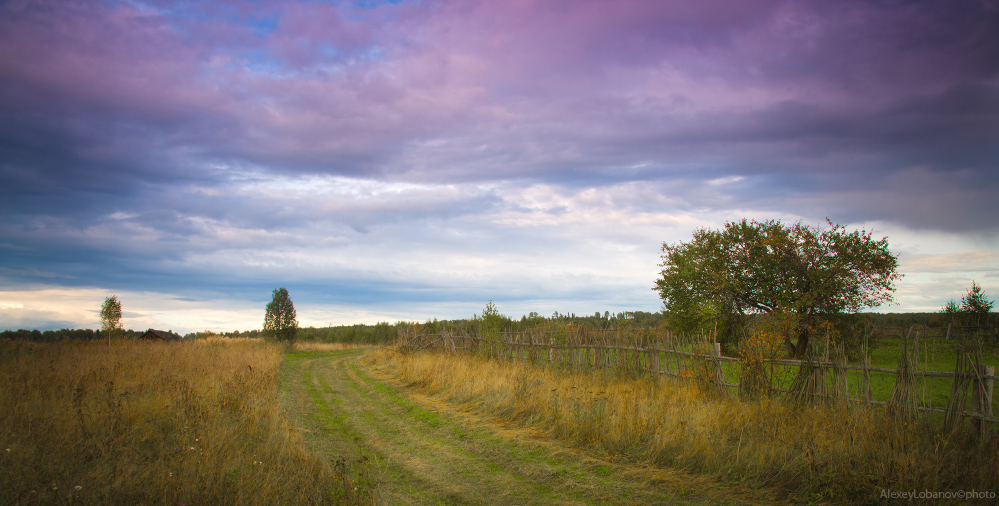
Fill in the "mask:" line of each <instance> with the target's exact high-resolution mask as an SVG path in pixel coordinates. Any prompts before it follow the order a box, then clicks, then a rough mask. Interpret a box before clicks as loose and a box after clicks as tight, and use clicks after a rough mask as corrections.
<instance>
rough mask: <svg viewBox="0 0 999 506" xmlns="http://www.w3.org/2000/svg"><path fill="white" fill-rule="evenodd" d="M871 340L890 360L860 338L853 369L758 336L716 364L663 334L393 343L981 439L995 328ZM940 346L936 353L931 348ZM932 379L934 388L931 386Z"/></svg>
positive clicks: (543, 332) (412, 332) (830, 351)
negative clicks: (853, 413) (933, 424)
mask: <svg viewBox="0 0 999 506" xmlns="http://www.w3.org/2000/svg"><path fill="white" fill-rule="evenodd" d="M880 331H881V335H882V336H886V335H887V337H888V338H889V342H890V341H894V340H895V339H897V340H898V343H899V344H898V348H897V357H896V356H894V353H893V352H894V351H895V350H896V348H895V347H894V346H891V345H888V346H881V347H879V348H878V349H877V350H875V351H876V352H877V353H872V350H871V349H870V348H869V347H868V346H867V344H866V339H865V344H864V345H863V346H862V347H861V349H860V350H859V356H857V357H855V359H854V360H853V361H851V362H852V363H848V361H847V354H846V353H845V351H844V349H843V347H842V346H837V345H836V344H835V343H830V339H829V337H828V335H827V336H826V339H825V341H824V342H821V343H818V344H817V343H815V341H821V340H816V339H813V340H812V341H813V343H812V344H811V347H810V350H809V351H808V352H807V353H805V355H804V357H803V358H801V359H791V358H786V357H785V356H784V354H783V350H784V344H783V341H782V339H776V338H774V337H775V336H768V335H766V334H765V333H758V334H754V335H752V336H747V337H746V338H744V340H743V343H742V344H741V346H740V351H739V355H740V356H738V357H729V356H723V355H722V354H721V348H720V345H719V344H718V343H713V342H711V339H710V336H709V335H702V336H680V335H676V334H673V333H671V332H670V331H669V330H667V329H662V328H623V329H604V330H596V329H589V328H584V327H577V326H573V325H564V324H563V325H557V324H552V325H541V326H537V327H535V328H532V329H530V330H527V331H523V332H495V331H494V332H480V331H479V329H476V328H462V327H455V328H451V329H445V330H442V331H440V332H436V333H429V332H426V331H425V330H424V329H421V328H420V326H419V325H413V326H405V327H400V328H399V331H398V339H399V345H400V349H402V350H403V351H415V350H421V349H434V350H438V351H443V352H447V353H454V354H457V353H470V354H484V355H488V356H491V357H495V358H498V359H501V360H522V361H530V362H534V363H547V364H552V365H558V366H569V367H576V368H579V367H588V368H607V369H615V370H618V371H622V372H634V373H649V374H656V375H662V376H669V377H675V378H680V379H685V380H689V381H693V382H697V383H699V384H700V385H701V387H702V388H703V389H704V390H706V391H708V392H712V393H714V394H717V395H725V396H727V395H739V396H742V397H746V398H755V397H758V396H774V395H782V396H784V397H785V398H787V399H791V400H795V401H803V402H816V401H819V400H825V401H828V402H843V403H848V404H859V405H864V406H871V405H881V406H884V409H886V410H890V412H891V413H892V414H893V415H896V416H898V417H899V418H900V419H910V420H911V419H914V418H916V416H917V413H918V412H919V411H923V412H936V413H941V414H942V419H943V420H942V421H943V424H944V427H945V429H947V430H954V429H956V428H958V427H961V426H964V425H965V424H966V422H968V421H970V422H971V424H972V425H973V427H974V429H975V430H976V431H977V432H978V433H979V434H980V435H981V436H983V437H988V435H989V433H990V431H991V430H993V427H992V425H993V424H994V423H996V422H999V418H996V417H995V416H994V415H993V411H992V398H993V382H994V380H995V379H996V376H995V368H994V366H990V365H985V364H984V361H983V347H984V345H985V343H986V342H991V341H993V340H994V334H995V329H993V328H986V327H956V326H953V325H951V326H948V327H946V328H944V329H928V328H926V327H924V326H920V325H912V326H910V327H907V328H895V329H885V328H882V329H880ZM882 339H884V337H882ZM940 344H943V346H939V348H940V349H938V345H940ZM938 352H939V355H940V356H941V357H942V358H945V359H946V358H953V360H954V362H953V363H954V364H955V365H954V370H953V371H940V370H934V369H935V364H936V363H937V362H938V360H937V355H938ZM886 353H889V355H886ZM872 355H877V356H878V358H879V361H880V362H884V361H885V360H894V359H895V358H897V365H896V367H894V368H888V367H875V366H872V365H871V363H872V361H871V359H872ZM886 357H887V358H886ZM948 362H949V361H948ZM892 377H894V378H892ZM937 378H940V379H941V380H939V381H934V380H935V379H937ZM730 379H731V380H735V381H730ZM892 380H893V381H892ZM889 383H891V386H890V387H889V386H888V384H889ZM872 385H874V386H875V388H874V390H876V391H878V392H880V393H888V392H889V391H890V395H888V396H887V398H886V399H885V400H877V399H875V396H874V395H872ZM941 390H943V391H941ZM935 404H937V405H935ZM940 404H942V405H940ZM938 416H940V415H938Z"/></svg>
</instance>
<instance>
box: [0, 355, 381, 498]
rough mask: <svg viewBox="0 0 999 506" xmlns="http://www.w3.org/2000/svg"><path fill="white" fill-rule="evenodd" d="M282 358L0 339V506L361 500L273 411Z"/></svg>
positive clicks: (340, 470)
mask: <svg viewBox="0 0 999 506" xmlns="http://www.w3.org/2000/svg"><path fill="white" fill-rule="evenodd" d="M280 362H281V355H280V348H279V347H277V346H275V345H269V344H264V343H259V342H255V341H250V340H220V339H208V340H204V341H196V342H185V343H161V342H117V343H113V345H112V346H111V347H110V349H109V348H108V346H107V344H106V343H104V344H103V345H101V344H98V343H83V342H78V343H55V344H40V343H25V342H0V406H2V408H0V503H2V504H55V503H72V504H123V503H128V504H148V503H157V504H316V503H323V504H325V503H344V502H353V501H356V500H359V497H358V494H359V493H360V492H364V491H363V490H360V491H357V492H355V488H354V487H355V486H356V484H355V483H353V481H352V479H351V478H350V476H348V475H347V473H346V471H345V469H343V468H342V467H339V468H338V467H335V466H332V465H331V464H330V463H328V462H325V461H323V460H322V459H320V458H318V457H316V456H315V455H313V454H311V453H310V452H309V451H308V450H307V449H306V447H305V446H304V444H303V441H302V439H301V437H300V436H299V434H298V432H297V431H296V429H295V428H294V427H293V426H292V425H291V424H290V423H289V421H288V419H287V418H286V417H285V416H284V415H283V413H282V407H281V406H282V404H281V402H280V399H279V398H278V393H277V380H278V366H279V365H280Z"/></svg>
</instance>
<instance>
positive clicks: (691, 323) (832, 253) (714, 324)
mask: <svg viewBox="0 0 999 506" xmlns="http://www.w3.org/2000/svg"><path fill="white" fill-rule="evenodd" d="M826 221H827V224H828V227H826V228H823V227H811V226H809V225H805V224H803V223H801V222H797V223H793V224H785V223H782V222H780V221H779V220H767V221H762V222H760V221H755V220H753V221H750V220H746V219H743V220H741V221H736V222H728V223H726V224H725V226H724V227H723V228H722V229H720V230H710V229H706V228H701V229H698V230H695V231H694V234H693V239H691V240H690V241H689V242H683V241H681V242H677V243H675V244H668V243H663V247H662V263H661V264H660V267H661V268H662V270H661V272H660V276H659V278H658V279H657V280H656V284H655V287H654V288H653V289H654V290H655V291H657V292H659V295H660V297H661V298H662V300H663V304H664V306H665V310H666V311H665V312H666V317H667V321H668V322H669V324H670V326H671V328H673V329H675V330H677V331H680V332H694V331H697V330H700V329H705V328H712V329H714V330H713V332H715V333H716V334H717V336H718V337H717V338H718V340H719V341H720V342H723V343H731V342H735V341H736V340H737V336H738V332H739V331H740V329H741V328H742V325H743V324H744V323H745V318H746V317H747V316H748V315H752V314H763V315H774V316H778V315H779V316H781V317H782V318H786V317H791V318H793V320H794V325H793V326H791V327H790V329H789V331H788V333H787V335H786V336H785V345H786V346H787V349H788V352H789V353H790V354H791V355H794V356H802V355H804V354H805V353H806V351H807V349H808V343H809V341H810V339H811V338H812V337H813V336H814V335H816V334H818V333H820V332H823V331H824V330H823V329H827V328H828V324H829V322H830V320H831V319H832V318H833V317H835V316H837V315H841V314H844V313H855V312H859V311H861V310H862V309H865V308H870V307H876V306H879V305H881V304H884V303H889V302H892V301H893V300H894V299H893V297H892V294H893V292H894V291H895V286H894V283H895V281H896V280H897V279H899V278H900V277H901V275H900V274H899V273H898V272H897V269H898V257H897V256H896V255H894V254H892V252H891V251H890V250H889V249H888V240H887V238H881V239H877V240H875V239H874V238H872V236H871V233H870V232H867V231H865V230H860V231H853V232H848V231H847V230H846V228H845V227H843V226H842V225H837V224H834V223H832V222H831V221H829V220H826Z"/></svg>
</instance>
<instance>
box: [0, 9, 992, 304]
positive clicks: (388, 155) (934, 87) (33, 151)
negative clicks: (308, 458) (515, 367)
mask: <svg viewBox="0 0 999 506" xmlns="http://www.w3.org/2000/svg"><path fill="white" fill-rule="evenodd" d="M997 21H999V9H995V8H994V7H993V6H992V5H991V4H989V3H987V2H986V3H971V2H968V3H962V4H960V5H948V6H946V7H942V6H939V5H936V4H933V3H925V2H912V3H891V2H889V3H879V4H878V3H874V4H872V3H870V2H859V1H858V2H841V3H837V4H836V7H827V6H825V5H820V4H803V3H787V2H776V1H769V0H754V1H751V2H723V1H714V0H711V1H707V2H698V3H696V4H692V3H690V2H678V1H677V2H674V1H668V2H644V1H625V2H617V3H615V4H613V5H612V4H608V3H606V2H598V1H583V2H579V1H572V2H486V1H482V2H434V1H430V2H408V1H403V2H398V3H392V2H390V3H384V4H377V5H364V6H357V5H352V4H349V3H336V4H325V3H311V2H291V3H288V2H254V3H244V2H240V1H231V2H217V3H208V4H203V3H174V2H158V1H157V2H146V3H115V2H103V3H67V2H55V1H52V2H47V1H38V2H8V3H5V4H3V5H2V6H0V116H2V117H3V118H4V121H2V122H0V183H2V184H0V255H2V256H0V258H2V261H3V264H4V269H3V270H2V271H0V282H2V283H3V285H2V286H4V287H6V288H10V289H18V290H31V289H41V288H44V289H57V288H58V289H67V290H77V289H79V290H90V289H97V288H95V287H101V288H100V289H116V290H129V291H130V292H135V293H140V292H142V293H145V292H147V291H151V292H157V293H163V294H167V295H168V296H169V297H170V298H171V300H180V299H199V298H209V299H211V300H220V301H221V300H229V299H228V298H235V299H239V300H242V301H247V300H256V299H255V297H259V296H258V295H257V294H260V293H263V294H265V295H266V294H267V293H269V290H270V289H272V288H274V287H275V286H277V285H282V284H288V285H290V286H294V287H295V288H296V290H298V292H297V293H301V294H302V296H303V297H304V298H303V303H306V304H315V305H316V306H314V307H315V309H314V310H315V311H317V314H319V313H322V312H323V311H324V310H323V309H321V308H320V307H319V306H318V305H320V304H326V303H329V304H346V305H347V306H348V307H350V308H351V309H345V310H344V311H345V312H343V313H336V312H335V311H334V312H332V313H328V314H330V315H333V314H343V315H348V314H351V315H357V314H366V315H376V314H377V315H386V317H388V316H387V315H401V314H405V310H396V309H394V308H397V307H408V308H411V309H412V310H414V311H417V312H419V311H424V310H430V309H428V308H438V309H439V308H445V307H449V308H452V310H453V311H456V312H459V313H460V314H465V313H467V312H468V310H469V309H470V308H475V307H478V306H479V305H480V302H481V301H482V300H489V299H490V298H495V299H496V300H502V301H504V302H510V303H511V304H512V305H513V307H518V308H519V307H522V306H520V305H522V304H528V303H531V304H538V305H539V306H545V307H546V308H548V309H551V310H555V309H557V310H559V311H562V312H565V311H574V310H575V309H573V308H572V307H566V306H571V304H572V303H573V301H575V302H576V303H579V304H581V305H583V304H593V305H594V306H597V307H594V308H593V310H597V309H601V308H600V307H599V304H598V302H599V301H601V300H602V301H613V304H619V306H618V307H622V309H623V308H625V307H627V306H628V305H629V304H631V305H632V308H633V309H640V308H647V309H650V310H654V309H655V308H656V307H658V301H657V300H656V299H655V295H654V293H652V292H651V290H649V288H650V286H651V282H652V278H654V277H655V275H656V267H655V264H656V263H657V262H658V258H657V251H658V247H659V245H660V244H661V243H662V242H663V241H668V242H672V241H677V240H684V239H685V238H687V237H688V236H689V233H690V231H691V230H693V229H694V228H696V227H699V226H706V227H718V226H721V225H722V224H723V223H724V222H725V221H726V220H732V219H738V218H741V217H744V216H745V217H750V218H754V217H759V218H771V217H777V218H781V219H785V220H788V221H794V220H797V219H803V220H805V221H806V222H809V223H819V222H821V221H822V220H823V219H824V217H826V216H828V217H830V218H832V219H833V220H834V221H838V222H843V223H859V224H862V223H879V224H884V225H885V226H886V227H888V228H890V229H891V230H893V231H904V234H905V236H906V240H905V241H903V244H904V245H905V247H907V248H916V247H917V245H920V244H922V245H924V247H927V246H926V241H928V239H925V238H923V239H921V238H920V234H923V235H924V236H926V237H930V236H933V237H936V236H940V235H941V234H943V235H947V234H952V235H947V237H957V238H959V239H960V240H959V241H958V242H961V243H962V244H965V245H966V246H967V248H966V249H967V250H968V251H981V252H984V253H985V254H988V253H989V252H992V251H995V249H996V245H995V238H996V235H997V231H999V221H997V219H996V218H995V216H994V215H995V213H994V212H991V208H990V207H989V206H990V204H989V203H990V202H991V201H992V199H991V195H993V194H995V192H996V189H997V186H999V179H997V176H996V171H995V170H994V169H995V167H994V165H995V160H997V159H999V147H997V144H996V143H995V142H994V139H995V138H996V136H997V135H999V79H997V78H999V43H997V40H996V39H997V35H996V34H995V30H994V26H996V24H997ZM976 241H977V243H975V242H976ZM971 243H975V244H971ZM952 253H953V252H946V254H952ZM942 254H943V253H942ZM908 265H911V268H912V269H914V270H916V271H917V272H920V273H923V274H925V275H927V276H936V275H941V276H943V275H944V274H945V273H943V272H935V271H933V269H934V268H935V267H934V265H939V264H934V263H933V262H929V263H927V262H923V263H918V262H917V263H912V264H908ZM983 270H987V269H984V268H983ZM952 274H953V272H951V273H950V274H947V275H948V276H949V275H952ZM910 279H916V278H915V277H913V278H910ZM934 279H936V278H934ZM948 279H949V278H948ZM934 282H936V281H934ZM948 283H950V285H947V286H950V287H951V288H949V289H948V290H950V289H952V288H954V287H957V286H960V285H961V284H963V282H961V283H958V280H956V279H954V280H952V281H948ZM941 286H943V285H941ZM923 288H925V290H927V293H929V291H931V290H937V289H936V288H930V287H929V286H928V285H927V286H924V287H923ZM914 290H915V289H914ZM917 292H918V290H915V291H913V292H912V294H913V295H914V296H915V295H916V294H917ZM934 293H936V292H934ZM251 294H252V295H251ZM920 296H922V295H920ZM926 296H927V297H930V298H931V299H932V300H936V299H935V298H934V297H936V295H926ZM177 298H179V299H177ZM473 300H478V301H479V302H474V303H473V302H472V301H473ZM528 301H530V302H528ZM379 304H381V305H379ZM387 304H393V305H394V306H393V309H392V310H389V309H386V308H387V307H388V306H387ZM605 304H606V305H608V306H610V305H612V304H611V303H610V302H605ZM548 309H546V310H548ZM400 311H401V312H400ZM527 311H530V310H527ZM527 311H525V312H527ZM76 314H77V316H73V318H76V321H82V320H80V317H79V313H76ZM171 314H175V315H181V314H182V312H176V313H171ZM324 314H326V313H324ZM430 316H433V315H430ZM178 317H179V316H178ZM67 318H69V317H63V316H59V315H48V314H42V313H38V316H37V319H38V321H51V322H56V321H70V320H68V319H67ZM220 318H221V317H220ZM204 321H205V322H209V321H215V320H211V319H209V318H207V317H206V319H205V320H204Z"/></svg>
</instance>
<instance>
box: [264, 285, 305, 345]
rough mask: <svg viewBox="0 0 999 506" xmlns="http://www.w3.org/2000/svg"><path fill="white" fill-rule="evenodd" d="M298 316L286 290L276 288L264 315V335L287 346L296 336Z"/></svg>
mask: <svg viewBox="0 0 999 506" xmlns="http://www.w3.org/2000/svg"><path fill="white" fill-rule="evenodd" d="M297 318H298V315H297V313H296V312H295V304H293V303H292V302H291V298H290V297H289V296H288V290H287V289H286V288H276V289H274V291H273V292H272V298H271V301H270V302H269V303H267V311H266V313H265V314H264V335H266V336H268V337H273V338H274V339H277V340H278V341H284V342H286V343H288V344H291V343H293V342H295V337H296V336H297V335H298V319H297Z"/></svg>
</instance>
